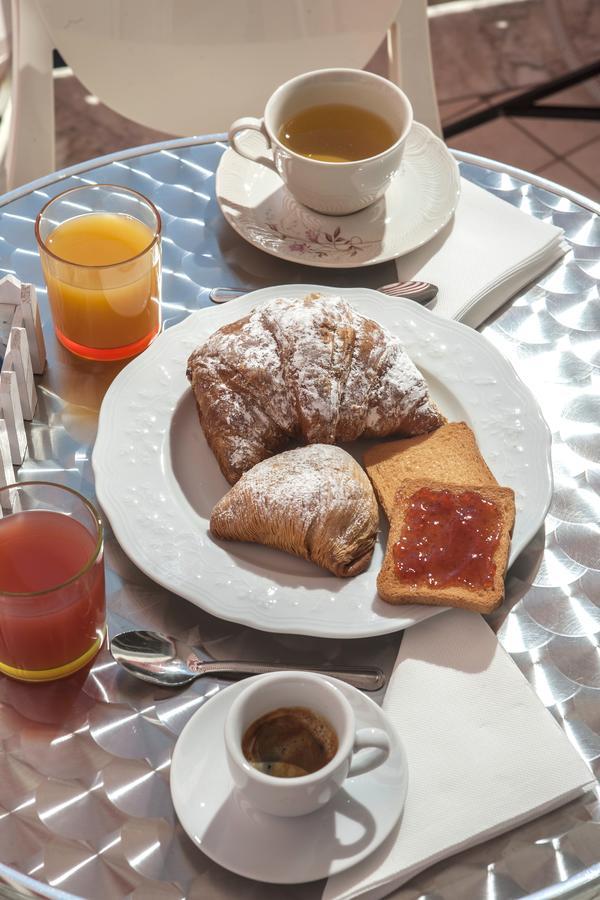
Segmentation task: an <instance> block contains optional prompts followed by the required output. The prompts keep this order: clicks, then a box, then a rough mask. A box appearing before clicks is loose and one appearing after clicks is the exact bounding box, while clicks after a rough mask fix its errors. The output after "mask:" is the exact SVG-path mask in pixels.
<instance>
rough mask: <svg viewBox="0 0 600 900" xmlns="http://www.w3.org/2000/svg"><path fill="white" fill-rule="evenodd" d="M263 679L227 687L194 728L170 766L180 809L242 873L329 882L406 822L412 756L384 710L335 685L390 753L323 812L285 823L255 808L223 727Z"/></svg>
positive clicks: (203, 839) (197, 833) (204, 844)
mask: <svg viewBox="0 0 600 900" xmlns="http://www.w3.org/2000/svg"><path fill="white" fill-rule="evenodd" d="M261 677H262V676H261V675H256V676H254V678H249V679H247V680H246V681H243V682H241V683H240V684H235V685H232V686H231V687H227V688H225V689H224V690H222V691H221V692H220V693H218V694H217V695H216V697H213V698H211V699H210V700H208V702H207V703H206V704H205V705H204V706H201V707H200V709H199V710H198V711H197V712H196V713H194V715H193V716H192V718H191V719H190V721H189V722H188V723H187V725H186V726H185V728H184V729H183V731H182V732H181V734H180V736H179V739H178V741H177V744H176V745H175V750H174V751H173V760H172V762H171V796H172V797H173V805H174V807H175V811H176V813H177V815H178V816H179V821H180V822H181V824H182V826H183V828H184V829H185V831H186V832H187V834H188V836H189V837H190V838H191V839H192V841H193V842H194V843H195V844H196V846H197V847H199V848H200V849H201V850H202V851H203V852H204V853H206V855H207V856H209V857H210V858H211V859H213V860H214V861H215V862H217V863H219V865H221V866H224V867H225V868H226V869H230V870H231V871H232V872H237V874H238V875H245V876H246V877H247V878H256V879H258V880H259V881H269V882H272V883H275V884H295V883H298V882H303V881H314V880H315V879H317V878H327V877H328V876H329V875H335V874H337V873H338V872H343V871H344V870H345V869H348V868H350V866H353V865H355V864H356V863H358V862H360V860H361V859H365V857H366V856H368V855H369V854H370V853H372V852H373V851H374V850H375V849H376V848H377V847H378V846H379V845H380V844H381V843H382V842H383V841H384V840H385V839H386V837H387V836H388V834H389V833H390V832H391V830H392V828H393V827H394V825H395V824H396V822H397V821H398V819H399V818H400V814H401V812H402V809H403V808H404V801H405V799H406V791H407V786H408V767H407V762H406V754H405V752H404V748H403V747H402V744H401V742H400V740H399V738H398V735H397V733H396V730H395V729H394V728H393V727H392V726H391V725H390V723H389V721H388V719H387V718H386V716H385V715H384V713H383V712H382V711H381V710H380V708H379V707H378V706H377V705H376V704H375V703H373V701H372V700H369V699H368V698H367V697H365V696H364V695H363V694H361V693H360V691H357V690H356V689H355V688H352V687H349V686H348V685H346V684H342V683H341V682H339V681H335V682H334V683H335V684H336V685H337V687H339V688H340V690H341V691H342V693H343V694H345V696H346V697H347V699H348V700H349V701H350V703H351V704H352V707H353V709H354V712H355V715H356V724H357V727H358V728H368V727H372V728H382V729H383V730H384V731H385V732H386V733H387V734H388V736H389V738H390V741H391V746H392V751H391V753H390V756H389V757H388V759H387V760H386V762H385V763H383V764H382V765H381V766H379V767H378V768H377V769H374V770H373V771H372V772H367V773H366V774H365V775H359V776H357V777H355V778H349V779H348V780H347V781H346V783H345V785H344V787H343V788H342V790H341V791H340V792H339V793H338V794H337V795H336V796H335V797H334V799H333V800H332V801H331V803H329V804H328V805H327V806H326V807H325V809H323V810H319V811H318V812H315V813H311V814H310V815H307V816H298V817H296V818H290V819H284V818H280V817H276V816H268V815H266V814H265V813H262V812H259V811H258V810H256V809H253V808H252V807H251V806H249V805H248V804H247V803H246V802H245V801H244V800H243V798H242V797H241V796H240V795H239V794H238V793H237V792H236V791H235V790H234V786H233V782H232V780H231V776H230V774H229V769H228V767H227V761H226V758H225V742H224V739H223V727H224V724H225V717H226V715H227V712H228V710H229V707H230V706H231V704H232V703H233V701H234V700H235V698H236V696H237V695H238V694H239V693H240V691H242V690H243V689H244V687H245V686H246V685H248V684H249V683H250V682H251V681H255V680H256V678H261ZM329 680H332V681H333V679H329Z"/></svg>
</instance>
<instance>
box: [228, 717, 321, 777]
mask: <svg viewBox="0 0 600 900" xmlns="http://www.w3.org/2000/svg"><path fill="white" fill-rule="evenodd" d="M337 749H338V738H337V734H336V733H335V731H334V729H333V728H332V726H331V725H330V723H329V722H328V721H327V719H325V718H324V717H323V716H319V715H317V713H315V712H313V711H312V710H311V709H306V708H305V707H303V706H291V707H282V708H280V709H274V710H272V711H271V712H268V713H266V714H265V715H264V716H261V717H260V719H256V721H255V722H253V723H252V724H251V725H250V726H249V727H248V728H247V729H246V731H245V732H244V736H243V738H242V753H243V754H244V756H245V757H246V759H247V760H248V762H250V763H252V765H253V766H254V768H255V769H258V770H259V771H260V772H264V773H265V774H267V775H273V776H275V777H276V778H298V777H300V776H302V775H309V774H310V773H311V772H316V771H317V770H318V769H322V768H323V766H326V765H327V763H328V762H330V760H332V759H333V757H334V756H335V754H336V753H337Z"/></svg>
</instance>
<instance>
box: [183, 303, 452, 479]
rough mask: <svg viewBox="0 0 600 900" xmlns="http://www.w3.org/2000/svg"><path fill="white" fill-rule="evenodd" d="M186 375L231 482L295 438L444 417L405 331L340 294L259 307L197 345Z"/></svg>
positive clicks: (399, 430)
mask: <svg viewBox="0 0 600 900" xmlns="http://www.w3.org/2000/svg"><path fill="white" fill-rule="evenodd" d="M187 376H188V378H189V380H190V382H191V384H192V388H193V391H194V395H195V398H196V405H197V408H198V415H199V418H200V423H201V425H202V428H203V430H204V434H205V435H206V439H207V441H208V443H209V445H210V447H211V449H212V451H213V453H214V454H215V456H216V458H217V460H218V462H219V465H220V467H221V471H222V472H223V474H224V476H225V478H226V479H227V480H228V481H229V483H230V484H235V482H236V481H237V480H238V478H239V477H240V476H241V475H242V474H243V473H244V472H246V471H248V469H251V468H252V466H254V465H256V463H258V462H260V461H261V460H263V459H266V458H268V457H270V456H272V455H273V454H275V453H279V452H280V451H281V450H284V449H285V448H286V447H288V446H289V445H290V443H291V442H292V441H296V442H298V443H301V444H316V443H320V444H334V443H340V442H343V441H353V440H355V439H356V438H358V437H386V436H388V435H401V436H411V435H415V434H423V433H425V432H428V431H432V430H433V429H434V428H437V427H438V426H439V425H441V424H442V423H443V422H444V421H445V420H444V417H443V416H442V415H441V413H440V412H439V410H438V409H437V408H436V406H435V404H434V403H433V401H432V400H431V397H430V396H429V391H428V388H427V384H426V382H425V380H424V378H423V377H422V375H421V374H420V372H419V371H418V370H417V368H416V367H415V366H414V364H413V363H412V362H411V360H410V359H409V357H408V356H407V355H406V353H405V352H404V350H403V349H402V345H401V343H400V340H399V338H397V337H396V336H395V335H392V334H391V333H390V332H388V331H386V330H385V329H384V328H382V327H381V326H380V325H378V324H377V323H376V322H374V321H373V320H371V319H366V318H365V317H364V316H361V315H359V314H358V313H356V312H355V311H354V310H353V309H352V307H351V306H350V305H349V304H348V303H347V302H346V301H345V300H343V299H342V298H341V297H322V296H320V295H318V294H312V295H310V296H308V297H305V298H304V299H300V300H297V299H280V300H274V301H272V302H270V303H267V304H265V305H264V306H260V307H258V308H256V309H254V310H252V312H251V313H250V314H249V315H247V316H244V317H243V318H242V319H238V320H237V321H236V322H233V323H232V324H230V325H224V326H223V327H222V328H219V330H218V331H216V332H215V333H214V334H213V335H211V336H210V337H209V338H208V340H207V341H206V343H204V344H203V345H202V346H201V347H198V348H197V349H196V350H194V352H193V353H192V354H191V356H190V358H189V360H188V366H187Z"/></svg>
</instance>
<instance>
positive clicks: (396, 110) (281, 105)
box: [229, 69, 413, 215]
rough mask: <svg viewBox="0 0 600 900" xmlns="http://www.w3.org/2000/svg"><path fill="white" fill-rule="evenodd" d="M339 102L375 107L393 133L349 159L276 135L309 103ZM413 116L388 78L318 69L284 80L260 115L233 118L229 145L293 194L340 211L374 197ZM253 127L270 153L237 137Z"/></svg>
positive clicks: (394, 167)
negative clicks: (289, 143) (379, 148)
mask: <svg viewBox="0 0 600 900" xmlns="http://www.w3.org/2000/svg"><path fill="white" fill-rule="evenodd" d="M329 103H343V104H347V105H350V106H359V107H362V108H363V109H366V110H370V111H372V112H375V113H377V114H378V115H379V116H381V117H382V118H383V119H385V121H386V122H387V123H388V124H389V125H390V126H391V127H392V128H393V129H394V132H395V133H396V134H397V135H398V138H397V140H396V141H395V143H393V144H392V145H391V147H388V149H387V150H385V151H384V152H383V153H379V154H378V155H377V156H371V157H369V158H368V159H360V160H356V161H355V162H324V161H322V160H319V159H310V158H308V157H306V156H302V155H301V154H299V153H296V152H295V151H293V150H290V149H289V148H288V147H286V146H285V145H284V144H282V143H281V141H280V140H279V138H278V134H279V131H280V129H281V126H282V125H283V124H284V123H285V122H287V121H288V120H289V119H290V118H291V117H292V116H295V115H297V114H298V113H299V112H301V111H302V110H304V109H307V108H308V107H311V106H316V105H321V104H329ZM412 121H413V113H412V107H411V105H410V101H409V99H408V97H407V96H406V94H405V93H404V92H403V91H401V90H400V88H399V87H397V86H396V85H395V84H393V83H392V82H391V81H388V80H387V79H385V78H381V77H380V76H379V75H373V74H372V73H371V72H363V71H362V70H361V69H320V70H318V71H316V72H307V73H306V74H304V75H298V76H297V77H296V78H292V79H291V80H290V81H286V83H285V84H282V85H281V87H278V88H277V90H276V91H275V93H274V94H272V96H271V97H270V99H269V100H268V101H267V105H266V107H265V113H264V117H263V118H262V119H255V118H251V117H246V118H243V119H237V120H236V121H235V122H234V123H233V125H232V126H231V128H230V129H229V140H230V142H231V146H232V147H233V149H234V150H235V151H236V153H239V154H240V156H244V157H246V158H247V159H252V160H253V161H254V162H257V163H260V164H261V165H263V166H267V167H268V168H270V169H273V170H274V171H275V172H277V174H278V175H279V176H280V177H281V178H282V179H283V181H284V182H285V184H286V185H287V187H288V189H289V191H290V192H291V193H292V194H293V195H294V197H295V198H296V199H297V200H299V201H300V203H303V204H304V205H305V206H309V207H310V208H311V209H314V210H316V211H317V212H321V213H326V214H328V215H346V214H348V213H353V212H358V210H360V209H364V208H365V207H367V206H370V204H371V203H374V202H375V201H376V200H378V199H379V198H380V197H381V196H382V195H383V194H384V193H385V191H386V189H387V187H388V185H389V183H390V181H391V180H392V178H393V177H394V175H395V174H396V172H397V171H398V169H399V167H400V162H401V160H402V154H403V152H404V145H405V143H406V138H407V136H408V133H409V131H410V129H411V126H412ZM248 130H253V131H257V132H259V133H260V134H261V135H262V136H263V137H264V139H265V142H266V146H267V150H270V151H271V155H270V156H267V155H262V156H253V155H252V154H251V152H250V151H249V150H248V149H247V148H246V147H245V146H244V144H243V143H242V142H241V141H240V140H239V137H238V135H239V134H240V132H243V131H248Z"/></svg>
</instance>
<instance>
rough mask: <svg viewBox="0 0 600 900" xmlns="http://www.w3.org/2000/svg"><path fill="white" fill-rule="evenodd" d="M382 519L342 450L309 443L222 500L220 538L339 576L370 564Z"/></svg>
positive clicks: (214, 522)
mask: <svg viewBox="0 0 600 900" xmlns="http://www.w3.org/2000/svg"><path fill="white" fill-rule="evenodd" d="M378 522H379V515H378V507H377V501H376V500H375V494H374V493H373V488H372V487H371V482H370V481H369V479H368V478H367V476H366V474H365V473H364V472H363V470H362V469H361V467H360V466H359V465H358V463H356V462H355V461H354V459H353V458H352V457H351V456H350V454H349V453H346V451H345V450H342V449H341V447H334V446H331V445H326V444H311V445H310V446H308V447H299V448H297V449H295V450H287V451H285V452H284V453H280V454H279V455H278V456H273V457H271V458H270V459H266V460H263V461H262V462H260V463H257V465H255V466H254V468H252V469H251V470H250V471H249V472H246V474H245V475H243V476H242V477H241V478H240V480H239V481H238V482H237V484H235V485H234V486H233V487H232V488H231V489H230V490H229V491H228V493H227V494H225V496H224V497H223V498H222V499H221V500H220V501H219V502H218V503H217V505H216V506H215V508H214V509H213V511H212V515H211V517H210V530H211V532H212V534H213V535H214V536H215V537H217V538H222V539H224V540H229V541H253V542H254V543H258V544H266V545H267V546H268V547H277V548H278V549H279V550H285V551H287V552H288V553H295V554H296V555H297V556H302V557H304V558H305V559H310V560H312V561H313V562H315V563H317V565H319V566H322V567H323V568H324V569H328V570H329V571H330V572H333V574H334V575H341V576H348V575H358V574H359V573H360V572H363V571H364V570H365V569H366V568H367V566H368V565H369V562H370V559H371V556H372V554H373V547H374V544H375V538H376V536H377V527H378Z"/></svg>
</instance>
